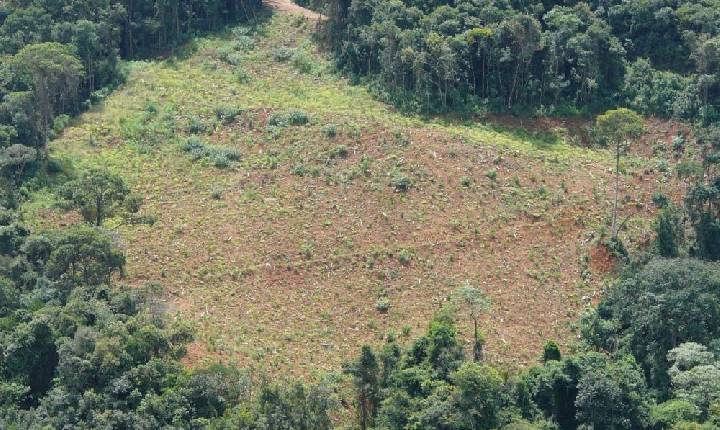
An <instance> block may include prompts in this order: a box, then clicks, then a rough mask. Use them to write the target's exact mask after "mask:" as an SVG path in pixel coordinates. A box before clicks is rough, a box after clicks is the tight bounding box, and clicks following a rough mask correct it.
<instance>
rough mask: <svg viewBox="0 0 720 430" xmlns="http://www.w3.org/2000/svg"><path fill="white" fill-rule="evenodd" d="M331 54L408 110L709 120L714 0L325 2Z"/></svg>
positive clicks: (716, 29) (719, 67) (718, 48)
mask: <svg viewBox="0 0 720 430" xmlns="http://www.w3.org/2000/svg"><path fill="white" fill-rule="evenodd" d="M328 8H329V18H330V19H329V21H328V23H327V25H326V29H325V33H326V37H327V40H328V41H329V44H330V45H331V47H332V50H333V52H334V53H335V57H336V61H337V63H338V65H339V66H340V67H341V68H342V69H344V70H346V71H347V72H348V73H351V74H352V75H354V76H358V77H361V76H367V77H369V78H370V81H371V82H372V84H373V85H375V86H376V87H377V92H378V93H379V94H380V95H381V96H382V97H383V98H385V99H387V100H389V101H392V102H394V103H396V104H398V105H400V106H402V107H404V108H406V109H409V110H413V111H425V112H427V111H429V112H437V111H440V112H442V111H448V110H458V109H459V110H470V111H477V110H478V109H480V110H483V109H485V110H487V109H491V110H504V111H512V112H523V113H541V114H552V113H554V114H560V115H566V114H577V113H586V112H597V111H600V110H603V109H605V108H607V107H610V106H616V105H625V106H627V107H631V108H634V109H636V110H638V111H640V112H642V113H645V114H651V115H660V116H670V115H674V116H677V117H680V118H686V119H688V118H690V119H697V118H700V119H702V120H703V121H705V122H706V123H710V122H714V121H717V120H718V118H719V117H718V112H719V109H720V107H719V106H720V78H719V77H718V76H720V39H719V38H718V37H720V26H719V25H718V23H720V3H718V2H717V1H716V0H702V1H695V0H692V1H680V0H647V1H645V0H643V1H612V0H608V1H604V0H601V1H589V2H579V1H511V0H500V1H474V0H468V1H465V0H459V1H447V2H446V1H410V0H408V1H385V0H382V1H375V0H367V1H352V2H350V1H345V0H340V1H335V2H331V3H330V5H329V6H328Z"/></svg>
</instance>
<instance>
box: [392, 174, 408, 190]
mask: <svg viewBox="0 0 720 430" xmlns="http://www.w3.org/2000/svg"><path fill="white" fill-rule="evenodd" d="M390 185H392V187H393V188H394V189H395V191H398V192H401V193H404V192H406V191H408V190H410V188H412V186H413V182H412V179H410V178H409V177H408V176H407V175H405V174H404V173H401V172H400V173H396V174H395V175H394V176H393V178H392V180H391V181H390Z"/></svg>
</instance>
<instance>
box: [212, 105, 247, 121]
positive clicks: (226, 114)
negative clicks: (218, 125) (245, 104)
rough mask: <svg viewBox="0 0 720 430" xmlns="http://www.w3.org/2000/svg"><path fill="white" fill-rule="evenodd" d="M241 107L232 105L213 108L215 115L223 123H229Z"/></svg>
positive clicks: (238, 113)
mask: <svg viewBox="0 0 720 430" xmlns="http://www.w3.org/2000/svg"><path fill="white" fill-rule="evenodd" d="M241 112H242V109H239V108H236V107H232V106H220V107H217V108H215V117H216V118H217V119H218V121H220V122H222V123H223V124H230V123H231V122H233V121H234V120H235V118H236V117H237V116H238V115H240V113H241Z"/></svg>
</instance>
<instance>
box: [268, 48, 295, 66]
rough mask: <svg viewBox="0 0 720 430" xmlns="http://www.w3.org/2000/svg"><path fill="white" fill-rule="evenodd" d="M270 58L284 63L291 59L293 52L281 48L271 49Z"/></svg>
mask: <svg viewBox="0 0 720 430" xmlns="http://www.w3.org/2000/svg"><path fill="white" fill-rule="evenodd" d="M272 56H273V59H275V61H279V62H281V63H284V62H286V61H288V60H290V59H291V58H292V57H293V50H292V49H290V48H286V47H284V46H281V47H279V48H275V49H273V52H272Z"/></svg>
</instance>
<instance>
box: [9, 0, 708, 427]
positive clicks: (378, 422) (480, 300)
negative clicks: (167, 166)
mask: <svg viewBox="0 0 720 430" xmlns="http://www.w3.org/2000/svg"><path fill="white" fill-rule="evenodd" d="M259 7H260V4H259V2H257V1H255V0H239V1H235V0H224V1H207V0H206V1H196V0H188V1H181V0H162V1H160V0H154V1H142V0H128V1H117V2H115V1H111V0H95V1H90V0H88V1H73V2H54V1H40V0H28V1H10V2H5V3H2V2H0V185H1V186H2V192H1V193H0V428H1V429H8V430H14V429H26V428H27V429H159V428H166V429H197V428H210V429H258V430H260V429H267V430H271V429H272V430H277V429H288V430H291V429H306V430H323V429H330V428H333V426H334V425H335V424H337V420H336V415H337V413H338V411H339V410H341V409H347V410H352V411H353V412H352V413H353V415H354V416H355V417H356V419H355V420H353V422H352V423H348V424H346V425H347V427H346V428H360V429H362V430H365V429H373V428H374V429H388V430H389V429H413V430H420V429H428V430H429V429H445V430H466V429H467V430H482V429H488V430H490V429H506V430H530V429H547V430H550V429H558V430H570V429H588V430H589V429H595V430H600V429H609V430H615V429H653V430H654V429H657V430H665V429H678V430H686V429H687V430H690V429H703V430H711V429H718V428H720V167H719V166H720V125H719V124H718V121H720V2H719V1H718V0H696V1H690V0H684V1H683V0H643V1H626V2H618V1H611V0H607V1H593V2H590V3H584V2H575V1H566V2H554V1H549V0H548V1H535V2H530V1H500V0H498V1H474V0H468V1H466V0H462V1H458V2H447V3H445V2H420V1H410V0H408V1H407V2H403V1H399V0H353V1H347V0H340V1H338V2H335V3H330V4H329V5H328V7H327V10H328V13H329V19H328V21H327V22H326V23H325V25H324V26H323V28H322V29H321V31H322V32H324V34H321V35H320V37H321V38H323V40H326V41H328V42H326V43H327V44H328V45H329V49H331V51H332V55H334V57H335V60H336V62H337V64H338V67H339V69H340V70H342V71H344V72H345V73H348V74H350V75H352V76H354V77H356V78H362V79H365V80H366V83H367V84H368V85H369V86H372V87H374V89H375V91H376V92H377V93H378V94H380V95H381V96H382V97H384V98H385V99H387V100H389V101H391V102H393V103H396V104H398V105H400V106H402V107H403V108H407V109H410V110H415V111H425V112H428V111H430V112H441V111H442V112H447V111H465V110H467V109H470V110H477V109H492V110H499V111H504V110H511V111H514V112H516V113H525V114H527V113H533V114H535V113H544V114H550V113H552V114H557V115H562V114H577V113H583V114H590V113H595V112H601V111H605V110H608V109H609V111H608V112H606V113H604V114H602V115H599V116H598V117H597V120H596V122H595V126H594V130H595V132H596V133H597V136H598V139H599V140H601V141H602V142H603V143H604V144H606V145H607V146H608V147H611V148H613V149H614V150H615V152H614V154H616V156H617V160H618V161H617V163H618V164H617V174H618V175H619V174H620V173H619V171H620V156H621V153H622V150H623V147H624V146H625V145H627V144H631V143H632V142H633V138H634V136H635V135H636V134H638V133H639V132H640V131H639V130H640V129H641V128H642V124H640V123H641V122H642V120H641V119H639V116H638V115H637V114H636V113H635V112H633V111H631V110H629V109H626V108H632V109H634V110H635V111H638V112H641V113H643V114H647V115H660V116H674V117H677V118H680V119H683V120H686V121H688V122H691V123H692V125H693V126H694V128H693V130H694V132H693V134H692V136H688V137H687V139H692V140H693V143H694V144H697V145H698V147H699V148H700V151H699V153H698V158H697V161H696V162H694V163H686V164H683V165H682V166H681V167H679V168H678V172H677V173H678V175H680V176H682V177H684V178H686V180H687V182H688V184H689V186H688V188H687V193H686V195H685V196H684V198H683V201H682V203H680V204H673V203H672V202H671V201H670V199H668V198H667V197H666V196H662V195H658V196H656V199H655V202H654V203H655V204H656V205H657V207H658V213H659V214H658V216H657V219H656V221H655V223H654V230H655V232H654V233H655V234H654V241H653V242H652V243H651V244H650V245H649V246H648V247H647V249H644V250H642V251H639V252H636V253H629V252H628V251H627V250H626V249H625V247H624V246H623V243H622V240H621V237H619V235H618V230H619V228H616V226H615V224H616V220H615V218H616V216H615V215H617V214H613V215H614V217H613V225H612V235H611V237H609V238H608V241H607V243H606V245H607V247H608V248H609V249H611V250H612V251H613V252H614V253H615V254H614V258H616V259H617V261H618V263H619V269H618V279H617V280H616V281H615V282H613V284H612V285H611V286H610V287H609V288H608V290H607V292H606V294H605V295H604V296H603V297H602V299H601V301H600V303H599V305H598V306H597V307H589V308H588V311H587V312H586V313H585V314H584V315H583V317H582V318H581V319H580V321H577V326H578V327H579V336H578V342H577V345H576V347H575V349H574V350H573V351H560V348H559V347H558V346H557V344H556V343H554V342H553V341H552V340H548V342H547V344H546V346H545V349H544V351H543V353H542V356H540V357H538V364H536V365H534V366H532V367H530V368H528V369H524V370H521V371H517V372H516V371H513V372H511V371H509V370H507V369H503V368H497V367H494V366H493V365H492V364H491V363H488V362H486V360H485V359H484V354H483V352H484V351H483V346H484V342H485V337H484V336H485V335H484V334H483V330H482V327H481V324H480V323H479V321H480V319H481V315H482V314H483V313H484V312H486V311H487V309H488V306H489V303H488V301H487V298H486V297H485V296H484V295H483V293H482V292H481V291H480V290H479V289H478V288H476V286H474V285H471V284H467V285H464V286H463V287H462V288H460V289H459V290H458V291H457V292H456V293H455V294H453V295H452V296H449V297H447V300H446V301H445V303H444V306H443V308H442V310H441V311H440V312H438V313H437V315H436V316H435V318H434V319H433V320H432V321H431V322H430V323H429V325H428V328H427V331H426V333H425V335H423V336H421V337H419V338H417V339H415V340H412V341H403V340H401V339H398V338H397V336H394V335H389V336H386V338H385V339H383V341H382V342H381V345H380V346H379V347H377V346H376V347H370V346H366V347H363V348H362V350H361V351H358V353H357V357H356V358H355V359H353V360H350V361H349V362H347V363H346V365H345V366H344V367H343V368H342V369H337V374H338V375H342V376H338V375H334V376H335V377H334V378H327V379H328V380H327V381H325V380H323V381H316V383H314V384H305V383H302V382H297V381H293V380H286V379H280V378H272V377H269V376H266V375H257V374H253V373H252V372H249V371H245V370H243V369H239V368H237V367H234V366H232V365H213V366H209V367H202V366H200V367H196V368H193V369H188V368H187V367H186V366H185V365H184V363H183V362H182V359H183V357H184V356H185V355H186V353H187V345H188V344H189V342H190V341H191V340H192V339H193V332H192V330H191V329H190V327H188V326H187V325H185V324H183V323H182V322H180V321H170V320H169V319H168V318H167V315H166V314H165V313H164V309H163V305H162V301H161V300H159V299H158V297H159V295H160V292H159V291H158V290H159V289H160V287H159V286H156V285H149V286H147V287H145V288H130V287H128V286H125V285H123V275H124V268H125V264H126V256H125V255H124V253H123V252H122V251H121V250H120V249H119V248H118V246H117V240H116V239H117V238H115V237H114V236H113V232H112V231H108V230H106V229H103V228H102V226H103V222H104V220H105V219H106V218H108V217H109V216H110V215H115V216H119V217H122V218H123V219H125V220H127V222H128V223H142V222H144V219H143V216H142V215H141V211H142V201H143V196H138V195H135V194H133V193H132V192H131V191H130V189H129V188H128V186H127V185H126V184H125V183H124V181H123V179H122V178H120V177H119V176H117V175H114V174H113V173H111V172H109V171H107V170H104V169H84V170H82V171H79V172H78V171H75V170H74V169H73V168H72V167H68V166H65V165H63V164H62V163H61V162H60V161H58V160H54V159H52V158H51V157H50V156H49V152H48V142H49V141H50V140H52V138H53V137H54V136H55V135H57V134H58V133H60V132H61V131H62V129H63V128H64V127H65V125H66V124H67V122H68V121H69V120H70V117H71V116H72V115H76V114H78V113H80V112H82V111H83V110H86V109H88V108H89V107H91V106H92V105H94V104H96V103H100V102H101V101H102V99H103V98H104V97H106V96H107V95H108V94H109V93H110V92H111V91H112V90H113V88H115V87H116V86H118V85H120V84H121V83H122V81H123V79H125V76H124V71H123V64H124V60H127V59H141V58H153V57H157V56H162V55H165V54H166V53H167V52H169V51H171V50H172V49H173V48H175V47H177V46H179V45H180V44H182V43H183V42H185V41H186V40H188V39H189V38H191V37H193V36H194V35H196V34H197V33H199V32H206V31H211V30H218V29H220V28H222V27H223V26H224V25H226V24H228V23H235V22H239V21H244V20H250V19H253V18H254V16H255V14H256V13H259V12H258V11H259ZM362 79H361V80H362ZM618 107H626V108H619V109H618ZM634 123H638V124H637V127H631V125H633V124H634ZM681 143H682V142H681ZM345 151H347V149H346V150H345ZM42 187H46V188H48V189H50V190H51V192H52V193H54V194H56V195H57V196H58V199H60V200H62V202H63V204H64V205H65V207H66V208H67V209H73V210H76V211H77V212H78V213H79V215H80V218H81V219H82V221H81V222H79V223H78V224H76V225H73V226H70V227H67V228H61V229H57V230H51V231H33V230H32V228H31V227H29V226H28V225H26V224H25V223H24V220H23V219H22V218H21V216H20V213H19V211H17V208H18V206H19V205H20V204H21V203H22V201H23V199H24V198H25V197H26V194H27V193H28V192H29V191H30V190H32V189H37V188H42ZM616 202H617V197H616ZM616 206H617V205H616ZM616 211H617V207H616ZM460 324H466V325H468V326H471V327H472V328H473V329H474V330H472V332H473V334H474V339H473V344H472V346H471V348H466V347H465V346H464V345H463V342H462V341H461V339H460V338H459V336H458V326H459V325H460ZM348 393H349V394H348Z"/></svg>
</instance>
